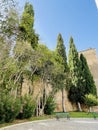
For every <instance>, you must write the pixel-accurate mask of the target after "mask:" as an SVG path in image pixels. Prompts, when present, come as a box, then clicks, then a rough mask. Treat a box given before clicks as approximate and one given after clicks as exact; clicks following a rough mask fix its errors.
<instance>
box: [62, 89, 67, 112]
mask: <svg viewBox="0 0 98 130" xmlns="http://www.w3.org/2000/svg"><path fill="white" fill-rule="evenodd" d="M64 92H65V91H64V88H63V89H62V111H63V112H66V109H65V96H64Z"/></svg>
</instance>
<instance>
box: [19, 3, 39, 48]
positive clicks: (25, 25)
mask: <svg viewBox="0 0 98 130" xmlns="http://www.w3.org/2000/svg"><path fill="white" fill-rule="evenodd" d="M19 29H20V33H21V35H20V37H21V38H22V40H25V41H28V42H29V43H30V44H31V45H32V47H33V48H35V47H36V45H37V44H38V35H37V34H35V30H34V10H33V6H32V5H31V4H30V3H29V2H26V4H25V7H24V11H23V14H22V18H21V20H20V27H19Z"/></svg>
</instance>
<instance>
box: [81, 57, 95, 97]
mask: <svg viewBox="0 0 98 130" xmlns="http://www.w3.org/2000/svg"><path fill="white" fill-rule="evenodd" d="M80 61H81V76H82V81H81V82H82V85H83V89H84V94H89V93H91V94H93V95H97V91H96V86H95V82H94V79H93V76H92V74H91V72H90V69H89V67H88V64H87V61H86V58H85V57H84V55H83V54H81V55H80Z"/></svg>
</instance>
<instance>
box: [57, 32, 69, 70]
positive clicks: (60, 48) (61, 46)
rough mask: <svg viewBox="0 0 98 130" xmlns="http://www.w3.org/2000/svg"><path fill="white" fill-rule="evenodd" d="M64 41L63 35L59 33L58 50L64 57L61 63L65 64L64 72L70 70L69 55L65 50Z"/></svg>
mask: <svg viewBox="0 0 98 130" xmlns="http://www.w3.org/2000/svg"><path fill="white" fill-rule="evenodd" d="M65 49H66V48H65V46H64V41H63V38H62V35H61V34H59V35H58V38H57V46H56V52H57V54H58V55H59V56H60V57H61V58H62V61H61V64H62V65H63V66H64V72H67V71H68V66H67V56H66V51H65Z"/></svg>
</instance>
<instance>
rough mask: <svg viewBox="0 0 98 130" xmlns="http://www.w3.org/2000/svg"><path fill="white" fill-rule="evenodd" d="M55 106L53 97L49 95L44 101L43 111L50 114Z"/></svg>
mask: <svg viewBox="0 0 98 130" xmlns="http://www.w3.org/2000/svg"><path fill="white" fill-rule="evenodd" d="M55 107H56V103H55V101H54V98H53V97H51V96H49V97H48V99H47V101H46V105H45V108H44V113H45V114H47V115H51V114H52V113H53V112H54V110H55Z"/></svg>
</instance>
